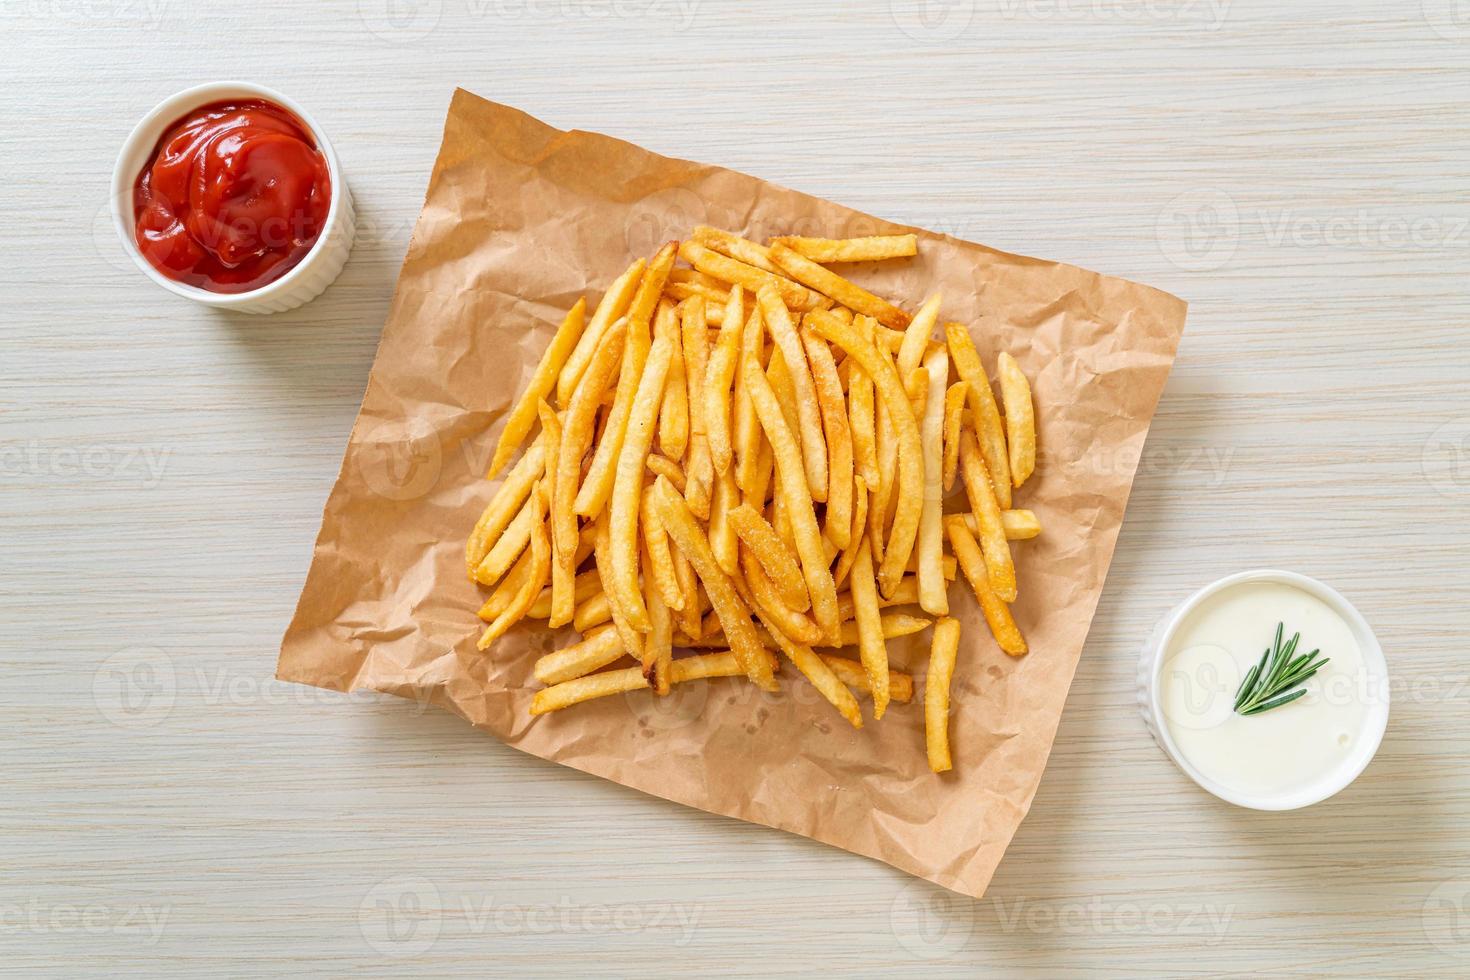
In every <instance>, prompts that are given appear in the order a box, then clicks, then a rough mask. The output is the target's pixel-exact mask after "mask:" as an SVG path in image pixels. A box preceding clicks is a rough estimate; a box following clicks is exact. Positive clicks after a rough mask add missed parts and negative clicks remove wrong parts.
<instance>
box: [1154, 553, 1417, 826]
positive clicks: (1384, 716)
mask: <svg viewBox="0 0 1470 980" xmlns="http://www.w3.org/2000/svg"><path fill="white" fill-rule="evenodd" d="M1244 582H1280V583H1283V584H1286V585H1291V586H1295V587H1296V588H1298V589H1301V590H1302V591H1303V592H1306V593H1308V594H1309V595H1312V596H1315V597H1316V598H1318V599H1320V600H1321V601H1322V602H1324V603H1326V604H1327V606H1328V607H1329V608H1331V609H1332V610H1333V611H1334V612H1336V613H1337V614H1338V615H1339V616H1341V617H1342V619H1343V621H1344V622H1346V623H1347V624H1348V627H1349V628H1350V629H1351V630H1352V631H1353V636H1354V638H1355V639H1356V640H1357V641H1358V649H1359V650H1361V651H1362V654H1363V667H1364V669H1365V670H1366V671H1367V678H1366V680H1367V684H1366V691H1365V696H1366V699H1367V708H1368V710H1367V714H1366V716H1365V717H1364V720H1363V729H1362V737H1361V738H1359V739H1358V740H1357V744H1356V746H1355V747H1354V749H1353V752H1352V753H1351V754H1350V755H1348V756H1347V757H1346V758H1345V759H1343V761H1342V762H1341V763H1340V764H1339V765H1338V766H1337V768H1335V769H1333V770H1331V771H1329V772H1325V773H1322V774H1320V775H1319V776H1318V777H1317V778H1316V779H1315V780H1313V781H1312V782H1310V783H1307V784H1306V785H1303V786H1298V787H1294V788H1293V789H1291V790H1289V791H1287V792H1283V793H1277V794H1273V795H1269V796H1267V795H1254V794H1246V793H1240V792H1237V791H1235V790H1233V789H1230V788H1228V787H1225V786H1222V785H1220V783H1218V782H1216V781H1215V780H1213V779H1211V778H1210V777H1208V776H1206V775H1205V774H1203V773H1202V772H1200V771H1199V770H1198V769H1196V768H1195V767H1194V765H1193V764H1192V763H1190V761H1189V760H1188V759H1187V758H1185V756H1184V753H1183V752H1181V751H1180V750H1179V747H1178V746H1177V745H1176V744H1175V742H1174V739H1173V737H1172V736H1171V735H1170V733H1169V724H1168V721H1167V720H1166V718H1165V717H1164V710H1163V707H1162V704H1161V697H1160V683H1159V678H1160V676H1161V674H1162V673H1163V669H1162V668H1163V666H1164V657H1165V655H1166V654H1167V653H1168V650H1169V645H1170V643H1171V642H1172V641H1173V639H1174V632H1175V630H1177V629H1178V627H1179V624H1180V623H1182V622H1183V621H1184V618H1185V617H1186V616H1188V615H1189V614H1190V613H1191V612H1193V611H1194V610H1195V609H1196V608H1198V607H1199V605H1200V603H1202V602H1204V601H1205V600H1206V599H1208V598H1209V597H1210V596H1212V595H1215V594H1216V593H1218V592H1221V591H1223V590H1225V589H1228V588H1230V587H1232V586H1235V585H1240V584H1241V583H1244ZM1388 688H1389V681H1388V662H1387V661H1386V660H1385V659H1384V656H1383V648H1382V647H1381V646H1379V645H1378V638H1377V637H1376V636H1374V635H1373V630H1372V628H1371V627H1370V626H1369V625H1368V622H1367V620H1365V619H1364V618H1363V616H1362V614H1361V613H1359V612H1358V610H1357V608H1356V607H1354V606H1353V604H1352V603H1350V602H1348V601H1347V599H1345V598H1343V596H1342V594H1341V593H1340V592H1338V591H1337V590H1336V589H1334V588H1332V587H1330V586H1328V585H1325V584H1323V583H1322V582H1319V581H1317V580H1316V579H1314V578H1308V577H1307V576H1305V575H1298V574H1296V573H1295V572H1283V571H1277V570H1275V569H1268V568H1262V569H1255V570H1253V571H1249V572H1240V573H1238V574H1235V575H1227V576H1226V577H1225V578H1222V579H1220V580H1219V581H1218V582H1212V583H1210V584H1209V585H1207V586H1205V587H1204V588H1202V589H1200V590H1199V591H1198V592H1196V593H1194V595H1192V596H1190V597H1189V598H1187V599H1185V600H1184V601H1183V602H1181V603H1180V604H1179V605H1177V606H1175V607H1174V608H1173V609H1172V610H1170V611H1169V613H1168V615H1166V616H1165V617H1164V618H1163V619H1161V620H1160V621H1159V624H1158V626H1156V627H1155V628H1154V631H1153V635H1151V636H1150V637H1149V638H1148V641H1147V642H1146V643H1145V644H1144V646H1143V653H1142V655H1141V656H1140V658H1139V662H1138V706H1139V708H1140V709H1141V710H1142V712H1143V720H1144V723H1145V724H1146V725H1147V726H1148V730H1149V732H1150V733H1151V734H1152V735H1153V737H1154V741H1156V742H1158V743H1159V745H1160V746H1161V747H1162V748H1163V750H1164V752H1165V753H1167V754H1168V756H1169V758H1171V759H1173V760H1174V764H1175V765H1177V766H1178V767H1179V768H1180V769H1182V770H1183V771H1184V773H1185V775H1187V776H1189V778H1190V779H1193V780H1194V781H1195V782H1196V783H1198V784H1199V785H1200V786H1201V787H1203V788H1204V789H1206V790H1208V791H1209V792H1211V793H1213V794H1214V795H1216V796H1218V797H1219V798H1220V799H1222V800H1225V801H1226V802H1228V803H1234V804H1235V805H1236V806H1243V807H1248V808H1250V809H1252V810H1295V809H1298V808H1299V807H1304V806H1310V805H1311V804H1313V803H1318V802H1321V801H1322V800H1325V799H1327V798H1328V797H1329V796H1332V795H1333V794H1334V793H1337V792H1339V791H1340V790H1342V789H1343V788H1345V787H1346V786H1347V785H1348V784H1349V783H1351V782H1352V781H1353V780H1354V779H1357V778H1358V775H1359V774H1360V773H1361V772H1362V771H1363V770H1364V769H1366V768H1367V767H1368V763H1369V762H1370V761H1371V760H1372V759H1373V756H1374V754H1375V753H1376V752H1377V751H1378V745H1379V743H1380V742H1382V741H1383V732H1384V729H1385V728H1386V727H1387V726H1388V701H1389V696H1388Z"/></svg>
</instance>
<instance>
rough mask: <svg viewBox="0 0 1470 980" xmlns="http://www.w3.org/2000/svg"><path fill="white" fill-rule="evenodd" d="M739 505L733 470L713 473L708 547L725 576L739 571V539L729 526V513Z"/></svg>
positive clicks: (738, 491) (733, 529)
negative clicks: (713, 482) (713, 489)
mask: <svg viewBox="0 0 1470 980" xmlns="http://www.w3.org/2000/svg"><path fill="white" fill-rule="evenodd" d="M739 503H740V490H739V488H738V487H736V486H735V473H734V471H733V470H725V471H724V472H718V471H717V472H716V473H715V492H714V495H713V498H712V499H711V501H710V507H709V546H710V550H711V551H713V552H714V553H715V561H717V562H718V563H719V565H720V568H721V569H723V570H724V572H725V574H726V575H734V574H736V572H738V571H739V569H740V548H739V542H740V539H739V538H738V537H736V536H735V528H734V527H732V526H731V524H730V511H731V510H733V509H734V508H735V507H736V506H738V505H739Z"/></svg>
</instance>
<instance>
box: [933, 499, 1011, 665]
mask: <svg viewBox="0 0 1470 980" xmlns="http://www.w3.org/2000/svg"><path fill="white" fill-rule="evenodd" d="M944 529H945V530H946V531H947V532H948V533H949V544H950V547H951V548H953V549H954V556H955V559H956V560H957V561H958V562H959V565H960V570H961V571H963V572H964V575H965V580H966V581H967V582H969V583H970V588H971V589H972V590H974V593H975V601H976V602H978V603H980V611H981V612H982V613H984V614H985V622H986V624H987V625H988V626H989V627H990V633H991V635H992V636H994V637H995V642H996V643H997V644H999V645H1000V648H1001V649H1002V650H1004V651H1005V652H1006V653H1009V654H1010V655H1011V656H1013V657H1019V656H1020V655H1021V654H1023V653H1025V652H1026V640H1025V639H1024V638H1023V637H1022V636H1021V631H1020V629H1018V628H1017V627H1016V621H1015V620H1014V619H1012V618H1011V610H1010V607H1009V606H1007V605H1006V604H1005V603H1004V602H1002V601H1001V600H1000V598H999V597H997V596H996V594H995V592H994V591H993V590H992V589H991V588H990V575H989V572H988V571H987V570H986V568H985V559H984V558H983V557H981V554H980V545H978V544H977V543H976V542H975V538H974V536H973V535H971V534H970V529H969V528H967V527H966V526H965V521H964V518H963V517H961V516H960V515H958V514H955V515H952V516H950V517H948V518H946V519H945V522H944Z"/></svg>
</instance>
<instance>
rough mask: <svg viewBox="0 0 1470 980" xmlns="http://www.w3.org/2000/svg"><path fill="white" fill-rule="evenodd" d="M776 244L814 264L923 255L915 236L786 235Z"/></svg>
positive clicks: (773, 242)
mask: <svg viewBox="0 0 1470 980" xmlns="http://www.w3.org/2000/svg"><path fill="white" fill-rule="evenodd" d="M771 242H772V244H781V245H785V246H786V247H787V248H789V249H791V250H792V251H793V252H796V253H797V254H798V255H803V256H805V257H806V258H809V259H811V260H812V261H813V262H823V263H826V262H880V261H882V260H883V259H902V258H907V257H909V256H911V255H918V254H919V243H918V238H917V236H915V235H869V236H867V237H865V238H803V237H801V236H799V235H782V236H781V237H779V238H773V239H771Z"/></svg>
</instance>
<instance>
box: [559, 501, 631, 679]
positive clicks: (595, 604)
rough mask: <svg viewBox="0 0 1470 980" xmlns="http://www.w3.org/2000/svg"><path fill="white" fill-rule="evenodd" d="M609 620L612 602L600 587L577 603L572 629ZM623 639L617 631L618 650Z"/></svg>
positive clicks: (583, 628)
mask: <svg viewBox="0 0 1470 980" xmlns="http://www.w3.org/2000/svg"><path fill="white" fill-rule="evenodd" d="M599 523H600V522H599ZM601 581H602V578H601V576H600V575H599V576H598V582H599V583H600V582H601ZM610 622H612V603H611V602H609V601H608V598H607V593H606V592H603V591H601V589H599V590H598V592H597V593H596V594H594V595H591V596H589V597H588V598H586V599H584V600H582V601H581V602H579V603H577V608H576V610H575V611H574V612H573V613H572V629H574V630H576V631H577V632H578V633H586V632H587V631H588V630H590V629H592V628H593V627H594V626H598V625H601V624H602V623H610ZM623 639H624V638H623V635H622V633H621V631H619V632H618V643H619V644H620V646H619V647H618V649H620V650H624V649H626V644H624V643H623Z"/></svg>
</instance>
